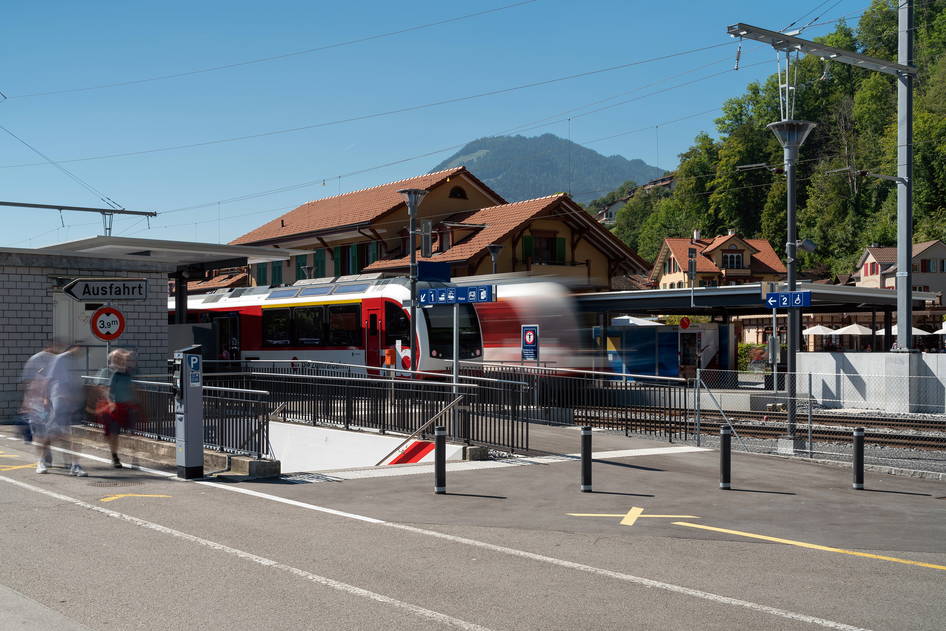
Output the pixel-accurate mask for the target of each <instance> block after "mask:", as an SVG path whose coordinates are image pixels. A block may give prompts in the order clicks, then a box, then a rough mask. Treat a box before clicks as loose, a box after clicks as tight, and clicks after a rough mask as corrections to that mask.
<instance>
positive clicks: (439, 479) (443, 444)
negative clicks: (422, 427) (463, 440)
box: [434, 425, 447, 495]
mask: <svg viewBox="0 0 946 631" xmlns="http://www.w3.org/2000/svg"><path fill="white" fill-rule="evenodd" d="M446 492H447V428H446V427H444V426H443V425H438V426H437V427H435V428H434V493H437V494H438V495H443V494H444V493H446Z"/></svg>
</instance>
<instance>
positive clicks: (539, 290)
mask: <svg viewBox="0 0 946 631" xmlns="http://www.w3.org/2000/svg"><path fill="white" fill-rule="evenodd" d="M479 284H482V283H479ZM419 286H424V287H426V286H435V285H428V284H425V283H419ZM495 296H496V301H495V302H492V303H479V304H476V305H470V304H461V305H460V311H459V316H460V317H459V328H460V359H461V360H468V361H487V362H491V361H500V362H515V361H518V360H519V359H520V340H519V337H520V327H521V325H523V324H538V325H539V326H540V332H541V338H540V339H541V356H540V358H541V361H542V363H548V364H550V365H554V366H563V367H574V366H577V362H578V361H579V360H578V359H577V356H578V354H577V352H576V351H577V349H578V346H579V333H578V324H577V320H576V317H575V312H574V308H573V306H572V303H571V300H570V298H569V296H568V293H567V291H566V290H565V289H564V288H563V287H562V286H561V285H558V284H557V283H553V282H514V283H500V284H497V285H496V292H495ZM409 298H410V285H409V281H408V280H407V279H404V278H379V277H375V275H362V276H358V277H346V278H341V279H330V280H325V281H323V282H320V281H317V280H316V281H300V282H299V283H296V284H295V285H292V286H289V287H240V288H237V289H229V290H223V291H219V290H218V291H217V292H214V293H210V294H202V295H196V296H190V297H188V302H187V312H188V318H187V320H188V326H187V327H185V330H183V331H182V330H181V329H179V328H178V327H172V346H173V345H174V344H175V343H177V342H181V343H182V344H189V343H192V342H193V341H197V342H199V343H202V344H204V346H205V348H206V351H205V356H207V358H208V359H209V358H210V356H211V355H216V356H217V358H219V359H243V360H250V359H264V360H265V359H280V360H286V359H288V360H291V359H299V360H303V359H311V360H319V361H327V362H337V363H343V364H356V365H361V366H383V365H384V363H385V358H386V357H390V353H389V351H394V352H395V353H396V354H397V355H396V357H397V361H398V362H399V363H400V367H401V368H404V369H408V368H410V367H411V364H412V360H411V349H410V348H409V346H410V334H409V331H410V319H409V311H408V309H405V308H404V307H403V306H402V305H403V304H404V303H405V302H407V301H408V300H409ZM173 309H174V304H173V299H172V300H169V304H168V310H169V313H170V314H172V315H173ZM418 314H419V316H420V322H419V326H418V327H417V342H418V346H419V348H420V353H419V361H418V365H417V369H418V370H422V371H429V372H446V371H448V370H449V369H450V363H449V362H448V361H445V360H449V359H451V356H452V353H453V346H452V342H453V309H452V307H450V306H434V307H428V308H422V309H418ZM175 336H177V337H176V338H175ZM181 336H184V337H181ZM185 337H187V338H191V337H193V339H184V338H185Z"/></svg>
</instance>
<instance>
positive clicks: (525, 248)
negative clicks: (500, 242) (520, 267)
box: [522, 235, 532, 259]
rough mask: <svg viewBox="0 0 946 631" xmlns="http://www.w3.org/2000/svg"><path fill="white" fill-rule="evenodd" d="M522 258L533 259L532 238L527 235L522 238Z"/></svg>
mask: <svg viewBox="0 0 946 631" xmlns="http://www.w3.org/2000/svg"><path fill="white" fill-rule="evenodd" d="M522 258H524V259H530V258H532V236H531V235H526V236H524V237H522Z"/></svg>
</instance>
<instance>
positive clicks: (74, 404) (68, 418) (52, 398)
mask: <svg viewBox="0 0 946 631" xmlns="http://www.w3.org/2000/svg"><path fill="white" fill-rule="evenodd" d="M78 352H79V347H78V346H77V345H75V344H73V345H71V346H69V347H68V348H67V349H66V350H65V351H63V352H62V353H59V354H58V355H56V356H55V358H54V359H53V360H52V362H51V364H50V366H49V380H48V382H47V392H48V401H49V403H48V408H47V409H48V414H47V416H46V422H45V423H43V424H42V433H41V435H40V436H39V443H38V444H37V451H38V454H39V461H38V462H37V463H36V472H37V473H46V472H47V470H48V467H47V464H46V462H45V459H44V453H45V451H46V450H47V449H49V448H50V446H51V444H52V443H53V442H59V443H62V444H63V445H64V447H65V449H66V450H67V451H65V452H64V454H65V457H66V462H67V463H69V464H71V466H70V468H69V473H70V474H71V475H75V476H79V477H85V476H86V475H88V474H87V473H86V472H85V469H83V468H82V465H80V464H79V462H78V459H77V457H76V456H74V455H72V454H71V453H70V452H71V451H72V440H71V434H72V426H73V425H74V424H76V423H79V422H80V421H81V420H82V414H83V413H84V409H83V408H84V405H85V389H84V388H83V387H82V380H81V379H80V377H79V374H78V366H77V362H76V355H77V354H78Z"/></svg>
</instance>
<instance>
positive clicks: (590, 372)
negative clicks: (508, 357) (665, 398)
mask: <svg viewBox="0 0 946 631" xmlns="http://www.w3.org/2000/svg"><path fill="white" fill-rule="evenodd" d="M446 361H451V360H446ZM460 363H461V364H473V365H476V366H498V367H501V368H509V367H510V366H509V365H508V364H500V363H495V362H471V361H467V360H463V359H461V360H460ZM513 366H515V367H518V368H528V369H531V370H548V371H561V372H574V373H580V374H586V375H600V376H602V377H636V378H638V379H661V380H663V381H674V382H683V383H686V381H687V380H686V379H684V378H683V377H664V376H661V375H639V374H635V373H629V372H603V371H600V370H581V369H579V368H543V367H537V366H529V365H528V364H514V365H513Z"/></svg>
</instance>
